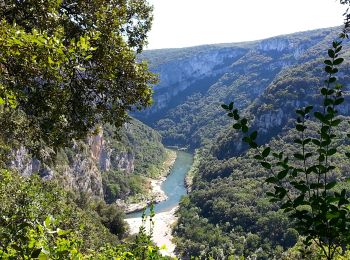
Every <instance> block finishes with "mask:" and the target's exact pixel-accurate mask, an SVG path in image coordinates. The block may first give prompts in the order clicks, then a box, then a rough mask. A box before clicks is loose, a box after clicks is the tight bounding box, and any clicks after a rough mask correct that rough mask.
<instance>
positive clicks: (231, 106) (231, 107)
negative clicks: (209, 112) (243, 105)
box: [228, 102, 233, 110]
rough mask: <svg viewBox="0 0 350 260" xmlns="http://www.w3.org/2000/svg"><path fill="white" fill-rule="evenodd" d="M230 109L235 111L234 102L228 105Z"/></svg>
mask: <svg viewBox="0 0 350 260" xmlns="http://www.w3.org/2000/svg"><path fill="white" fill-rule="evenodd" d="M228 109H229V110H232V109H233V102H231V103H230V104H229V105H228Z"/></svg>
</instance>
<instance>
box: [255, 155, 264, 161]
mask: <svg viewBox="0 0 350 260" xmlns="http://www.w3.org/2000/svg"><path fill="white" fill-rule="evenodd" d="M254 159H255V160H263V159H264V158H263V157H262V156H261V155H260V154H257V155H255V156H254Z"/></svg>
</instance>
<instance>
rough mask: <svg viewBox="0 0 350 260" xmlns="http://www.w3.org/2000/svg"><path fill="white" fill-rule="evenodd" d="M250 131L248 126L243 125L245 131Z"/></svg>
mask: <svg viewBox="0 0 350 260" xmlns="http://www.w3.org/2000/svg"><path fill="white" fill-rule="evenodd" d="M248 131H249V128H248V126H246V125H242V132H243V133H247V132H248Z"/></svg>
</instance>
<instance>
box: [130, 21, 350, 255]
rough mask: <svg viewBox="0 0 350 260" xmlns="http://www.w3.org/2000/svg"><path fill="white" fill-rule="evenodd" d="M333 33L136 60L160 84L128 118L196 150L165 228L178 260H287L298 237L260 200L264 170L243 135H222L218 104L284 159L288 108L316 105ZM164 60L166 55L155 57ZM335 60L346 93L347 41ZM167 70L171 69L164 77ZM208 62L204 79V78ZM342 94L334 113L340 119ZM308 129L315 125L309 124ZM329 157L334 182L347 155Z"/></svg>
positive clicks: (225, 125) (291, 134) (225, 124)
mask: <svg viewBox="0 0 350 260" xmlns="http://www.w3.org/2000/svg"><path fill="white" fill-rule="evenodd" d="M339 30H340V29H339V28H329V29H321V30H316V31H309V32H303V33H296V34H292V35H283V36H279V37H275V38H271V39H266V40H262V41H257V42H251V43H241V44H232V45H226V46H225V45H224V46H220V45H214V46H199V47H195V48H193V49H191V48H189V49H174V50H165V51H159V52H158V51H157V50H155V51H150V52H146V54H145V55H144V56H145V57H147V58H148V59H149V60H150V61H151V64H152V61H153V62H154V63H153V66H152V69H153V70H154V71H157V72H159V73H160V79H161V81H160V84H159V85H158V86H157V87H156V92H155V102H156V106H155V107H154V108H152V109H150V110H149V111H148V113H147V114H146V115H141V116H139V115H137V116H138V117H139V118H140V119H141V120H144V121H145V122H147V123H151V125H153V126H154V127H155V128H156V129H157V130H159V131H160V133H161V134H162V135H163V136H164V139H165V142H166V143H167V144H171V145H179V146H188V147H190V148H192V149H196V148H197V150H196V156H195V158H196V159H195V163H194V165H195V168H194V169H193V172H194V178H193V184H192V187H191V188H192V190H191V193H190V194H189V196H188V197H186V198H184V199H183V200H182V202H181V207H180V210H179V216H180V219H179V222H178V224H177V227H176V228H175V231H174V234H175V235H176V236H177V238H176V242H177V249H178V251H179V253H180V254H181V255H182V256H184V257H189V256H199V257H201V258H202V259H206V258H208V257H209V256H212V257H214V258H215V259H224V258H225V257H227V256H232V257H233V256H235V257H238V256H244V257H258V259H271V258H273V257H277V258H278V259H281V258H282V257H285V258H286V259H288V255H289V257H291V259H293V257H292V256H293V254H295V251H297V250H296V249H293V250H294V251H290V252H288V253H286V251H287V250H288V249H289V248H291V247H293V246H294V245H295V244H296V243H297V241H298V239H299V238H300V237H299V235H298V232H297V231H296V230H295V229H294V228H293V223H292V222H291V221H290V219H288V217H287V216H286V215H285V214H284V213H283V212H282V211H281V210H278V209H279V207H278V204H276V203H270V202H269V198H268V197H267V196H266V192H267V191H269V190H271V188H272V187H271V186H270V185H266V184H264V180H265V179H266V176H267V172H266V171H265V170H263V168H262V167H260V164H259V163H258V162H257V161H256V160H254V158H253V157H254V156H253V153H251V152H249V153H247V154H246V151H247V149H248V145H247V144H244V143H243V142H242V137H243V135H241V134H239V132H237V130H235V129H232V128H231V129H230V127H229V125H231V123H232V121H230V120H229V118H228V117H227V116H226V114H225V113H224V111H223V110H222V108H221V104H223V103H228V102H230V101H234V103H235V105H236V106H237V107H238V108H240V109H241V113H242V114H243V115H245V116H246V117H248V119H249V122H250V123H249V124H250V127H251V128H252V129H255V130H257V131H258V132H259V144H260V145H264V144H268V145H269V146H271V148H275V149H278V148H281V147H283V151H285V152H286V153H287V154H290V155H292V154H293V152H295V150H294V148H293V145H292V143H293V140H294V139H295V136H296V132H295V130H293V129H292V128H293V127H294V121H295V118H296V114H295V109H296V108H298V107H303V106H306V105H308V104H315V109H319V107H320V106H321V99H320V95H319V88H320V87H321V86H323V85H324V80H325V77H326V75H325V73H324V65H323V60H324V59H325V57H326V56H327V48H328V46H329V43H331V42H332V40H333V39H334V38H336V36H337V35H338V33H339ZM228 53H229V54H228ZM164 55H168V56H167V58H162V57H163V56H164ZM341 55H342V57H344V58H345V63H344V64H342V68H341V73H340V74H339V75H338V76H339V81H340V82H341V83H343V84H344V85H345V86H346V87H348V86H349V82H350V78H349V72H350V71H349V64H350V63H349V56H350V51H349V47H348V46H347V44H345V46H344V47H343V50H342V52H341ZM169 57H170V58H169ZM213 57H220V58H218V59H214V58H213ZM172 58H173V60H172ZM202 59H203V60H202ZM205 59H207V62H205V61H204V60H205ZM212 60H215V61H216V62H217V63H215V64H213V63H212ZM175 66H176V69H175V70H174V71H175V72H174V73H170V72H168V71H170V70H169V67H175ZM210 66H212V67H211V68H210V70H211V71H213V73H209V72H208V70H209V69H208V67H210ZM177 70H178V72H177ZM162 80H163V83H162ZM346 90H348V89H347V88H346V89H345V91H344V93H345V94H344V98H345V102H344V104H342V105H341V106H340V107H339V111H340V114H342V115H344V116H349V115H350V107H349V101H350V100H349V99H348V95H347V94H346V93H347V92H346ZM345 120H347V118H345ZM310 129H317V127H316V124H313V126H310ZM346 130H347V124H343V125H342V126H341V128H340V129H339V130H338V132H337V135H339V136H338V138H339V139H340V140H346ZM310 131H311V130H310ZM338 147H339V150H340V151H348V150H349V146H348V142H346V141H345V142H339V143H338ZM198 148H199V149H198ZM336 157H337V160H338V161H337V166H338V168H337V169H336V170H335V172H337V174H338V176H334V178H340V179H344V178H346V177H349V176H348V175H347V172H348V169H347V166H346V165H347V163H346V161H347V158H346V157H345V156H344V157H342V156H341V155H340V153H339V155H337V156H336ZM343 188H344V187H343ZM347 188H349V187H347ZM339 189H340V187H339ZM293 252H294V253H293ZM314 257H315V259H317V256H316V255H315V256H314Z"/></svg>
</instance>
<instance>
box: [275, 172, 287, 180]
mask: <svg viewBox="0 0 350 260" xmlns="http://www.w3.org/2000/svg"><path fill="white" fill-rule="evenodd" d="M287 174H288V170H283V171H280V172H279V173H278V175H277V178H278V179H279V180H282V179H284V178H285V177H286V176H287Z"/></svg>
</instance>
